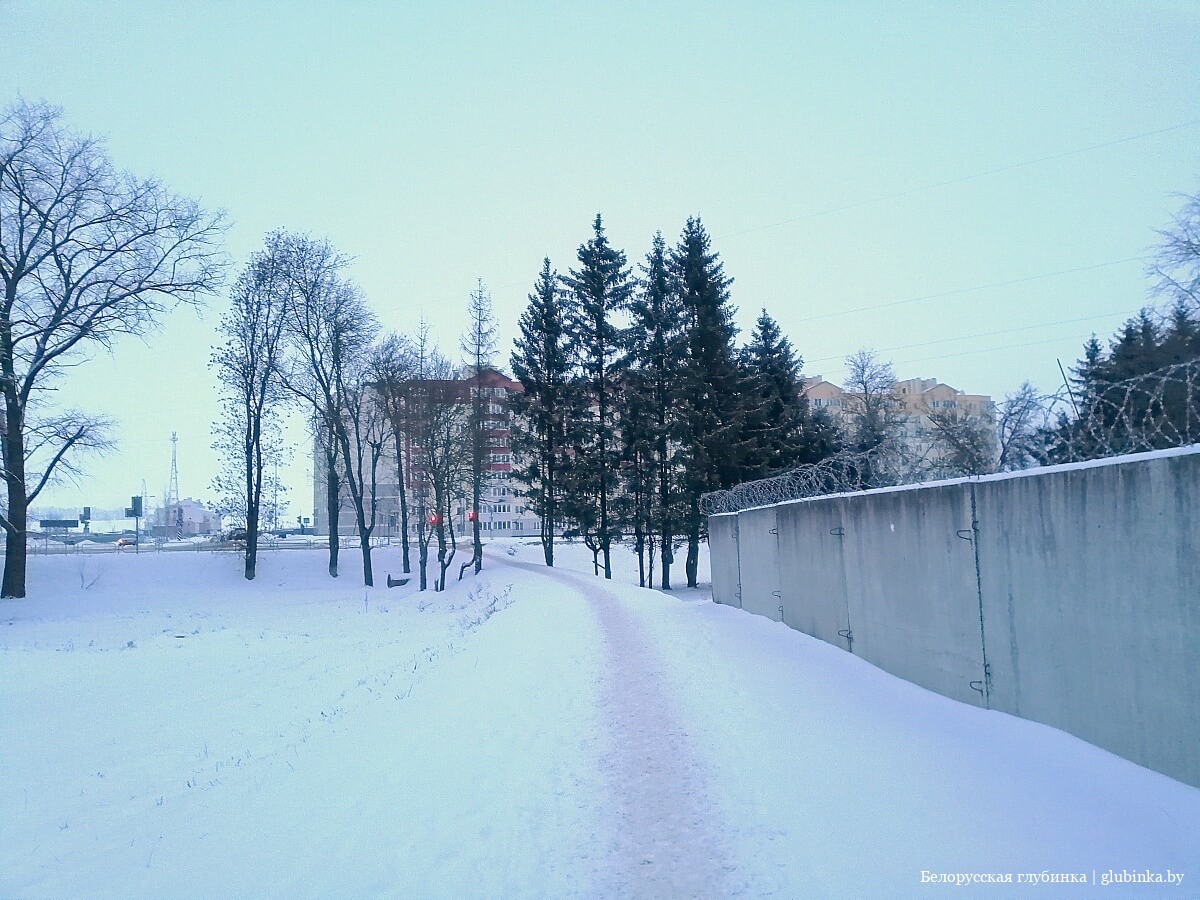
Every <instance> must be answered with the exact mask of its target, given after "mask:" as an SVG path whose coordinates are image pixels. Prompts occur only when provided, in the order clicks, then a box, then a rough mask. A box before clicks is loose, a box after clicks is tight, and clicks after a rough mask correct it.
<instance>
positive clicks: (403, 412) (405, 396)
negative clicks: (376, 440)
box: [371, 334, 414, 575]
mask: <svg viewBox="0 0 1200 900" xmlns="http://www.w3.org/2000/svg"><path fill="white" fill-rule="evenodd" d="M371 369H372V380H373V381H374V384H375V389H376V391H377V392H378V395H379V401H380V403H381V404H382V405H383V414H384V417H385V419H386V421H387V426H388V428H389V429H390V432H391V438H392V442H393V445H394V452H395V456H396V499H397V501H398V503H399V506H400V548H401V556H402V561H403V565H404V573H405V574H406V575H407V574H408V573H410V572H411V571H412V566H411V562H410V560H409V549H410V548H409V538H408V529H409V521H408V518H409V516H408V485H407V481H408V477H409V475H408V473H411V466H410V465H409V464H408V463H407V461H406V460H407V456H408V452H407V448H406V446H405V445H406V443H407V441H408V436H409V433H410V431H411V430H412V426H411V424H410V422H409V418H410V414H411V412H412V403H411V393H412V386H413V369H414V363H413V351H412V347H411V346H410V345H409V343H408V342H407V341H406V340H405V339H404V338H402V337H400V336H399V335H396V334H389V335H388V336H387V337H386V338H384V339H383V341H381V342H380V344H379V345H378V346H377V347H376V348H375V351H374V353H373V354H372V359H371Z"/></svg>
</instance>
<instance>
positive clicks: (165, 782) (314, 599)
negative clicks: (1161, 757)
mask: <svg viewBox="0 0 1200 900" xmlns="http://www.w3.org/2000/svg"><path fill="white" fill-rule="evenodd" d="M510 548H511V549H512V550H513V552H512V554H509V552H508V550H509V549H510ZM558 553H559V559H558V566H557V571H556V572H554V573H548V572H547V571H546V570H545V569H544V568H543V567H541V566H540V565H538V564H537V563H538V561H539V560H540V547H538V546H537V545H536V543H524V542H519V541H513V542H494V543H493V544H492V545H491V546H490V547H489V555H488V558H487V562H486V568H485V570H484V573H483V574H482V575H481V576H480V577H479V578H478V579H477V580H474V579H470V578H468V579H467V580H465V581H464V582H462V583H461V584H454V585H453V586H452V589H451V590H449V591H447V592H446V593H444V594H440V595H434V594H429V593H426V594H419V593H416V592H415V591H414V590H413V587H412V584H411V583H410V584H409V585H408V586H406V587H403V588H397V589H392V590H388V589H386V588H375V589H373V590H369V591H368V590H365V589H364V588H363V587H362V586H361V584H358V583H357V582H358V581H359V580H360V579H359V577H358V572H357V569H356V565H357V559H356V554H353V553H344V554H343V557H342V560H343V577H342V578H340V579H338V580H336V581H334V580H331V579H329V578H328V577H327V576H326V575H325V573H324V553H323V552H322V551H315V550H314V551H307V550H293V551H288V552H282V551H279V552H274V551H267V552H266V553H264V555H263V557H262V560H261V568H260V577H259V579H258V580H256V581H255V582H253V583H247V582H245V581H244V580H242V579H241V578H240V576H239V569H240V561H239V559H238V557H237V555H236V554H232V553H224V554H222V553H175V554H167V553H161V554H142V555H137V556H135V555H128V554H120V555H117V554H113V555H111V556H103V557H92V556H82V555H81V556H62V557H55V556H50V557H38V558H33V559H31V561H30V575H31V577H30V588H31V589H30V599H28V600H24V601H3V602H0V721H2V722H3V723H4V726H3V727H4V732H3V738H4V739H3V741H2V742H0V896H2V897H9V896H12V897H156V898H161V897H251V896H252V897H269V896H277V897H333V896H338V897H372V896H385V897H386V896H392V897H498V896H506V897H522V896H529V897H569V896H585V897H629V896H644V897H687V896H696V897H726V896H747V897H758V896H778V897H926V896H931V895H938V894H952V895H954V896H988V897H997V896H1047V897H1091V896H1096V897H1155V896H1164V897H1196V896H1200V790H1198V789H1196V788H1192V787H1188V786H1186V785H1183V784H1180V783H1179V782H1176V781H1173V780H1171V779H1169V778H1166V777H1165V776H1162V775H1159V774H1157V773H1154V772H1150V771H1148V770H1146V769H1142V768H1139V767H1138V766H1135V765H1133V764H1132V763H1129V762H1127V761H1125V760H1122V759H1119V758H1117V757H1115V756H1113V755H1111V754H1109V753H1106V752H1105V751H1103V750H1099V749H1097V748H1095V747H1092V746H1090V745H1088V744H1085V743H1083V742H1082V741H1079V740H1077V739H1075V738H1073V737H1071V736H1069V735H1066V734H1064V733H1062V732H1058V731H1055V730H1053V729H1050V728H1046V727H1044V726H1040V725H1037V724H1034V723H1031V722H1025V721H1022V720H1020V719H1015V718H1012V717H1010V716H1006V715H1003V714H1001V713H995V712H987V711H983V710H979V709H975V708H973V707H968V706H964V705H962V704H959V703H955V702H954V701H951V700H948V699H946V698H943V697H940V696H938V695H935V694H932V693H929V692H927V691H924V690H922V689H920V688H918V687H915V686H913V685H910V684H907V683H905V682H903V681H900V680H898V679H895V678H893V677H891V676H889V675H887V674H885V673H883V672H881V671H879V670H878V669H875V668H873V667H872V666H870V665H868V664H866V663H864V662H863V661H862V660H859V659H857V658H855V657H853V656H851V655H849V654H846V653H843V652H841V651H840V650H837V649H836V648H833V647H830V646H828V645H825V644H823V643H821V642H819V641H816V640H814V639H811V638H809V637H807V636H805V635H802V634H799V633H797V632H795V631H791V630H789V629H787V628H786V627H784V626H782V625H780V624H779V623H775V622H770V621H768V620H766V619H763V618H759V617H756V616H752V615H749V614H746V613H743V612H741V611H740V610H735V609H730V608H728V607H723V606H718V605H715V604H713V603H711V602H709V597H708V593H707V591H706V590H704V588H703V585H702V587H701V588H700V589H696V590H690V591H688V590H685V591H677V592H675V593H674V594H671V595H667V594H662V593H658V592H651V591H645V590H640V589H638V588H636V587H633V586H631V585H630V584H629V581H630V580H632V577H631V576H632V573H634V572H636V567H635V565H634V564H633V561H632V558H631V556H630V554H628V553H627V552H622V553H620V554H618V556H617V558H616V560H615V565H614V569H615V572H616V575H617V579H616V580H615V581H614V582H604V581H602V580H598V579H596V578H594V577H592V576H591V575H590V570H591V556H590V553H588V552H587V551H586V549H584V548H583V547H581V546H579V545H571V546H565V547H560V548H559V551H558ZM397 556H398V550H397V549H395V548H390V549H382V550H380V551H378V552H377V554H376V561H377V571H378V573H379V576H378V577H379V580H380V581H382V580H383V576H384V574H386V572H388V571H389V570H390V571H391V572H392V574H398V571H399V566H398V564H397ZM677 569H678V570H680V572H681V569H682V567H681V566H677ZM456 570H457V566H456V567H455V571H456ZM707 578H708V576H707V559H706V558H703V559H702V560H701V581H702V582H707ZM680 580H681V579H680ZM1110 870H1115V871H1116V872H1117V873H1118V874H1119V873H1121V872H1122V871H1126V872H1133V871H1137V872H1139V873H1144V872H1147V871H1149V872H1151V873H1156V874H1157V873H1161V874H1163V875H1164V877H1165V875H1166V873H1167V872H1168V870H1170V871H1171V872H1172V873H1182V874H1183V876H1184V881H1183V883H1182V885H1166V884H1164V885H1147V884H1127V883H1119V884H1116V885H1110V886H1102V885H1101V883H1100V882H1101V880H1102V877H1103V876H1104V875H1105V874H1106V873H1108V872H1109V871H1110ZM923 872H926V873H936V874H938V875H939V876H940V875H943V874H952V875H953V874H963V875H1004V874H1009V875H1011V876H1012V878H1013V881H1014V882H1015V881H1016V880H1017V876H1018V875H1030V874H1032V875H1034V876H1036V877H1040V876H1042V874H1043V873H1047V874H1056V873H1062V874H1067V873H1070V874H1084V875H1086V876H1087V877H1088V880H1089V882H1090V879H1091V877H1092V875H1093V872H1094V873H1095V877H1096V884H1095V885H1092V884H1091V883H1086V884H1081V885H1076V884H1062V883H1058V884H1043V883H1039V884H1036V885H1026V884H1016V883H1013V884H1009V885H1003V884H994V885H987V884H977V883H976V884H969V885H966V886H962V887H955V886H952V885H948V884H944V883H929V882H928V881H926V882H924V883H923V882H922V873H923ZM1022 880H1024V879H1022Z"/></svg>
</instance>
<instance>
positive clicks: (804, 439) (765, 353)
mask: <svg viewBox="0 0 1200 900" xmlns="http://www.w3.org/2000/svg"><path fill="white" fill-rule="evenodd" d="M742 364H743V366H744V367H745V369H746V375H747V379H748V380H747V388H748V393H747V400H748V401H749V404H748V409H747V412H746V416H747V424H746V436H747V444H748V446H747V448H746V458H745V460H744V463H743V466H742V470H743V477H744V478H746V479H753V478H762V477H764V476H766V475H769V474H770V473H772V472H777V471H779V470H781V469H786V468H794V467H795V466H799V465H803V464H805V463H813V462H819V461H820V460H822V459H824V458H825V457H827V456H829V455H830V454H832V453H833V452H835V450H836V440H835V437H834V434H835V432H834V429H832V428H830V427H828V425H827V424H825V423H821V422H818V421H816V420H814V418H813V416H812V414H811V411H810V409H809V404H808V396H807V395H806V394H805V393H804V384H803V381H802V379H801V376H800V366H801V361H800V359H799V358H798V357H797V356H796V352H795V351H794V350H793V349H792V344H791V341H789V340H788V339H787V338H786V337H785V336H784V335H783V332H782V331H780V329H779V325H778V324H777V323H776V322H775V320H774V319H773V318H771V316H769V315H768V314H767V311H766V310H765V309H764V310H763V311H762V314H761V315H760V316H759V317H758V322H757V323H756V324H755V328H754V332H753V334H752V335H751V337H750V343H749V345H748V346H747V347H746V349H745V350H744V351H743V353H742Z"/></svg>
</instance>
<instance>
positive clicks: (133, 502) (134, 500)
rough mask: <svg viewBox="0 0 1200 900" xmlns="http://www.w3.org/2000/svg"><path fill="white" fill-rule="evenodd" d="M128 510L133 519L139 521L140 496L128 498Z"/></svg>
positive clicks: (140, 511)
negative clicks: (131, 511)
mask: <svg viewBox="0 0 1200 900" xmlns="http://www.w3.org/2000/svg"><path fill="white" fill-rule="evenodd" d="M129 508H130V509H132V510H133V516H134V518H135V519H140V518H141V517H142V498H141V497H140V496H139V497H130V498H129Z"/></svg>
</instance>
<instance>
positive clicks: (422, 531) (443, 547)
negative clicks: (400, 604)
mask: <svg viewBox="0 0 1200 900" xmlns="http://www.w3.org/2000/svg"><path fill="white" fill-rule="evenodd" d="M459 374H460V373H458V372H457V371H455V369H454V367H453V366H452V365H451V364H450V361H449V360H447V359H446V358H445V357H444V356H442V355H441V354H440V353H439V352H438V350H437V348H436V347H434V346H433V344H432V342H431V341H430V338H429V326H428V325H427V324H426V323H425V322H422V323H421V326H420V329H419V330H418V332H417V338H416V341H415V342H414V348H413V375H412V387H411V389H410V391H409V395H408V404H409V414H408V424H409V428H410V431H409V439H410V442H411V444H412V447H413V454H414V457H415V459H414V462H413V465H412V467H411V469H410V472H411V474H412V478H413V488H414V490H413V493H414V498H413V499H414V504H415V506H416V511H417V547H418V553H419V565H418V572H419V577H420V587H421V590H426V588H427V587H428V574H427V567H428V562H429V545H430V543H431V542H432V541H433V540H435V539H436V541H437V548H438V557H437V558H438V575H437V577H436V578H435V579H434V583H433V587H434V590H439V591H440V590H443V589H444V588H445V586H446V572H447V570H448V569H449V568H450V564H451V562H452V561H453V559H454V555H455V553H456V551H457V540H456V537H455V534H454V528H453V518H452V516H453V503H454V500H455V499H459V498H461V497H462V496H463V495H464V493H465V492H464V485H465V484H466V483H467V481H468V476H469V471H470V451H469V442H468V434H467V431H468V427H469V423H468V404H467V403H466V402H464V401H465V400H466V399H467V397H466V395H465V393H464V385H463V381H462V380H461V378H460V377H459Z"/></svg>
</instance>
